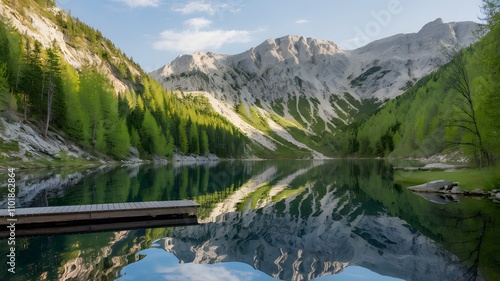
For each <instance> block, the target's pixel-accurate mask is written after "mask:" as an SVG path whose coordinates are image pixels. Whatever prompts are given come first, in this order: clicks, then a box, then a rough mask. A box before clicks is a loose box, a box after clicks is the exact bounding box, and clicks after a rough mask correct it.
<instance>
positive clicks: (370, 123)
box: [326, 26, 500, 159]
mask: <svg viewBox="0 0 500 281" xmlns="http://www.w3.org/2000/svg"><path fill="white" fill-rule="evenodd" d="M499 29H500V28H498V27H497V26H493V28H492V29H491V31H490V32H489V33H488V34H487V35H486V36H485V37H484V38H482V39H481V40H480V42H479V43H477V44H475V45H473V46H472V47H470V48H468V49H467V50H465V51H462V53H461V54H463V55H464V56H465V58H466V60H465V61H466V65H465V66H466V71H467V73H466V75H468V76H469V78H470V79H469V81H470V93H471V100H472V103H470V104H473V107H472V109H473V110H474V111H473V112H475V113H476V114H475V118H476V122H477V127H478V132H480V134H481V139H482V144H483V147H484V149H485V151H487V153H488V155H490V156H491V158H492V159H497V158H498V157H499V156H500V149H499V147H500V145H498V139H499V136H498V132H499V130H498V128H499V127H498V124H500V114H499V113H498V112H499V111H498V108H500V107H499V106H500V97H499V95H498V93H499V82H498V81H500V79H499V78H500V77H499V74H498V73H499V72H498V69H500V63H499V62H500V60H499V59H498V57H500V56H498V54H499V53H500V51H498V50H500V42H499V41H498V40H494V38H498V36H499ZM456 59H457V58H455V60H456ZM450 65H451V64H450ZM450 65H446V66H444V67H442V68H440V69H438V70H437V71H436V72H434V73H432V74H431V75H429V76H427V77H424V78H423V79H421V80H420V81H418V82H417V83H416V84H415V85H414V86H413V87H411V88H410V89H409V90H408V91H406V92H405V93H404V94H403V95H401V96H399V97H397V98H395V99H393V100H390V101H387V102H386V104H385V105H384V106H383V107H382V108H381V109H380V110H378V111H375V113H374V114H373V115H371V116H369V117H367V118H366V117H362V116H357V117H356V119H355V121H354V122H353V123H351V125H349V126H347V127H339V129H337V130H336V131H335V135H334V136H331V137H329V138H326V140H327V141H328V142H329V143H330V145H331V147H332V149H333V150H334V151H335V153H336V154H337V155H339V156H348V155H354V156H370V157H374V156H377V157H428V156H431V155H434V154H437V153H447V152H451V151H455V150H460V151H461V152H462V153H463V154H465V155H467V156H468V157H469V158H470V159H475V157H476V156H477V150H475V149H472V148H470V147H468V146H463V145H459V146H452V144H464V143H474V141H475V139H474V137H475V136H476V135H473V134H470V133H469V132H471V129H466V128H465V126H461V125H464V124H466V123H468V122H469V121H463V123H457V120H467V119H466V118H464V112H471V111H470V110H469V109H470V107H469V109H468V108H467V107H466V106H468V104H467V99H464V98H463V96H460V95H457V94H456V92H455V91H454V90H453V88H452V87H451V83H450V81H449V80H448V79H445V78H446V77H447V76H449V73H451V72H450V71H451V66H450ZM484 66H487V67H484ZM495 66H496V68H495ZM375 70H377V69H371V70H370V69H369V70H368V71H367V72H366V74H368V73H374V72H375ZM363 77H367V75H364V76H363ZM358 80H359V79H358ZM335 102H337V103H338V101H335ZM349 102H350V103H351V104H353V103H355V101H353V100H349ZM374 105H376V103H375V104H374ZM344 107H345V106H344ZM464 109H466V111H464ZM461 122H462V121H461ZM456 124H459V125H460V126H456Z"/></svg>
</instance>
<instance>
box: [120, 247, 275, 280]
mask: <svg viewBox="0 0 500 281" xmlns="http://www.w3.org/2000/svg"><path fill="white" fill-rule="evenodd" d="M138 254H140V255H145V258H143V259H142V260H140V261H138V262H135V263H132V264H129V265H127V266H126V267H124V268H123V269H122V271H121V272H120V274H121V275H122V277H120V278H119V279H117V280H120V281H127V280H141V281H148V280H168V281H220V280H225V281H226V280H227V281H252V280H275V279H273V278H271V277H269V276H267V275H265V274H264V273H261V272H259V271H256V270H255V269H253V268H252V267H250V266H249V265H247V264H241V263H224V264H215V265H207V264H193V263H179V260H178V259H177V258H176V257H175V256H174V255H173V254H171V253H168V252H166V251H164V250H161V249H154V248H152V249H147V250H143V251H141V252H139V253H138Z"/></svg>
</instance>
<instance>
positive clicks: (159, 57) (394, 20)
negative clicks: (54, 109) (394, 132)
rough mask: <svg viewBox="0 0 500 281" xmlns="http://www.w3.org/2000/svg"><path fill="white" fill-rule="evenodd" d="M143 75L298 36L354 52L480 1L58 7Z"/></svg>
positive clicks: (143, 0)
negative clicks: (199, 56) (202, 55)
mask: <svg viewBox="0 0 500 281" xmlns="http://www.w3.org/2000/svg"><path fill="white" fill-rule="evenodd" d="M57 4H58V5H59V7H61V8H62V9H64V10H65V11H71V15H72V16H74V17H78V18H79V19H80V20H82V21H84V22H85V23H87V24H89V25H91V26H93V27H94V28H97V29H99V30H101V32H102V33H103V34H104V36H105V37H107V38H109V39H110V40H111V41H113V42H114V43H115V45H116V46H117V47H118V48H120V49H121V50H122V51H124V52H125V53H126V54H127V55H128V56H129V57H133V59H134V61H136V62H137V63H139V64H140V65H141V66H142V67H143V68H144V69H145V70H146V71H153V70H155V69H158V68H160V67H161V66H163V65H164V64H166V63H168V62H170V61H172V60H173V59H175V57H177V56H178V55H180V54H186V53H193V52H195V51H212V52H216V53H221V54H237V53H241V52H244V51H246V50H248V49H249V48H251V47H253V46H256V45H258V44H260V43H262V42H263V41H264V40H266V39H268V38H277V37H281V36H285V35H289V34H291V35H301V36H304V37H313V38H317V39H324V40H330V41H333V42H335V43H336V44H338V45H339V46H340V47H341V48H342V49H353V48H356V47H360V46H362V45H365V44H366V43H368V42H370V41H373V40H376V39H380V38H384V37H387V36H391V35H394V34H397V33H411V32H417V31H418V30H419V29H420V28H421V27H422V26H423V25H425V24H426V23H428V22H430V21H433V20H435V19H437V18H442V19H443V20H444V21H445V22H452V21H476V22H479V19H478V17H480V16H481V11H480V9H479V6H480V4H481V0H357V1H354V0H353V1H341V0H309V1H305V0H248V1H244V0H187V1H180V0H85V1H82V0H57Z"/></svg>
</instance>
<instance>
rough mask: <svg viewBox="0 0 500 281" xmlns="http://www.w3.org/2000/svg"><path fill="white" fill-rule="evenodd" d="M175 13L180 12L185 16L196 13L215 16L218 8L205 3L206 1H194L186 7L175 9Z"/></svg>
mask: <svg viewBox="0 0 500 281" xmlns="http://www.w3.org/2000/svg"><path fill="white" fill-rule="evenodd" d="M173 10H174V11H176V12H180V13H181V14H184V15H189V14H194V13H207V14H209V15H212V16H213V15H215V12H216V8H215V5H213V4H211V3H208V2H204V1H194V2H189V3H187V4H185V5H182V6H178V7H175V8H173Z"/></svg>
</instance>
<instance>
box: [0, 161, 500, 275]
mask: <svg viewBox="0 0 500 281" xmlns="http://www.w3.org/2000/svg"><path fill="white" fill-rule="evenodd" d="M0 180H3V181H2V182H6V180H4V179H3V178H0ZM450 180H453V179H450ZM17 184H18V187H19V189H18V194H17V199H18V207H41V206H64V205H80V204H97V203H118V202H141V201H157V200H177V199H191V200H194V201H196V202H198V203H200V204H201V208H200V209H199V212H198V221H199V224H198V225H191V226H180V227H160V228H150V229H134V230H120V231H111V232H96V233H86V234H85V233H83V234H71V235H55V236H41V237H31V238H17V239H16V249H15V250H16V251H15V253H16V273H15V274H12V273H9V272H7V269H8V266H7V263H6V262H2V263H1V265H0V272H1V273H0V276H2V275H3V276H6V278H0V279H2V280H23V281H24V280H122V281H123V280H141V281H145V280H320V281H321V280H322V281H324V280H499V278H500V254H499V253H500V243H499V237H498V233H500V227H499V225H500V219H499V217H500V205H499V204H496V203H493V202H492V201H490V200H477V199H471V198H462V199H461V200H460V202H459V203H449V204H438V203H434V202H430V201H428V200H426V199H424V198H422V197H421V196H418V195H416V194H414V193H412V192H409V191H408V190H406V187H404V186H401V185H399V184H397V183H396V182H394V180H393V169H392V164H391V163H389V162H388V161H385V160H327V161H326V160H325V161H312V160H311V161H309V160H308V161H305V160H304V161H221V162H208V163H203V164H195V163H192V164H189V163H174V164H173V165H172V164H168V165H167V164H165V165H137V166H123V167H103V168H94V169H86V170H81V169H80V170H77V169H75V170H67V169H63V170H44V171H18V173H17ZM0 195H1V196H2V197H0V198H2V201H1V202H0V204H1V206H2V208H5V207H6V206H7V188H6V187H3V186H2V188H1V189H0ZM8 247H10V246H8V245H7V240H0V248H1V249H2V253H4V254H3V255H2V256H3V257H4V259H6V254H7V253H8Z"/></svg>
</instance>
